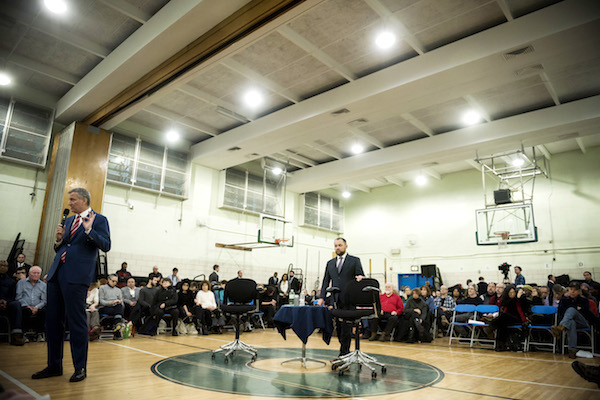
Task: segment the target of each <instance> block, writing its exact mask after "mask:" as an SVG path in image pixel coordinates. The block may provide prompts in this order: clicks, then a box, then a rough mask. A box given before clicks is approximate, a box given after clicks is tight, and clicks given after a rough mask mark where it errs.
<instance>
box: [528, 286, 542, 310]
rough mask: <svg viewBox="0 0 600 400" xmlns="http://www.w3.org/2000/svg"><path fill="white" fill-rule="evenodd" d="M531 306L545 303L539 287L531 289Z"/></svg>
mask: <svg viewBox="0 0 600 400" xmlns="http://www.w3.org/2000/svg"><path fill="white" fill-rule="evenodd" d="M531 305H532V306H542V305H544V301H543V300H542V298H541V297H540V289H539V288H538V287H532V288H531Z"/></svg>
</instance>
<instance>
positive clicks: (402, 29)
mask: <svg viewBox="0 0 600 400" xmlns="http://www.w3.org/2000/svg"><path fill="white" fill-rule="evenodd" d="M365 2H366V3H367V4H368V5H369V7H371V8H372V9H373V11H375V12H376V13H377V14H379V16H380V17H381V18H382V19H383V20H387V21H390V22H391V23H392V24H393V25H394V27H395V28H396V30H398V31H399V33H400V35H401V36H402V39H403V40H404V41H405V42H406V43H408V45H409V46H410V47H412V48H413V49H414V50H415V51H416V52H417V53H419V54H425V51H426V50H425V46H424V45H423V43H421V41H420V40H419V39H417V38H416V37H415V36H414V35H413V34H412V33H411V32H410V31H409V30H408V28H407V27H406V26H405V25H404V23H402V21H400V19H399V18H398V17H397V16H396V15H395V14H393V13H392V12H391V11H390V10H389V9H388V8H387V7H386V6H384V5H383V4H381V2H380V1H379V0H365Z"/></svg>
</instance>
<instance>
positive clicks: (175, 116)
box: [144, 104, 219, 136]
mask: <svg viewBox="0 0 600 400" xmlns="http://www.w3.org/2000/svg"><path fill="white" fill-rule="evenodd" d="M144 111H146V112H149V113H151V114H154V115H157V116H159V117H161V118H164V119H166V120H169V121H172V122H176V123H178V124H181V125H183V126H186V127H188V128H191V129H193V130H195V131H198V132H202V133H204V134H206V135H209V136H217V135H218V134H219V132H216V131H215V130H214V129H212V128H210V127H207V126H206V125H205V124H203V123H202V122H200V121H196V120H195V119H193V118H190V117H187V116H185V115H181V114H179V113H176V112H174V111H171V110H167V109H166V108H163V107H160V106H158V105H156V104H152V105H150V106H148V107H146V108H144Z"/></svg>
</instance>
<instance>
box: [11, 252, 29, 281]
mask: <svg viewBox="0 0 600 400" xmlns="http://www.w3.org/2000/svg"><path fill="white" fill-rule="evenodd" d="M26 258H27V257H26V256H25V254H23V253H19V255H17V258H16V259H15V261H14V262H12V263H11V264H12V265H9V267H8V275H9V276H13V274H14V273H15V272H16V271H17V269H18V268H25V274H29V268H31V265H29V264H27V263H26V262H25V259H26Z"/></svg>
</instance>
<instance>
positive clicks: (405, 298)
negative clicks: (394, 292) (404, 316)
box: [401, 286, 412, 305]
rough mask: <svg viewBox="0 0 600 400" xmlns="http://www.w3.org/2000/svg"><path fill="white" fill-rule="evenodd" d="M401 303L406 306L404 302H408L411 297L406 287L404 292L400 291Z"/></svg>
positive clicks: (410, 290)
mask: <svg viewBox="0 0 600 400" xmlns="http://www.w3.org/2000/svg"><path fill="white" fill-rule="evenodd" d="M401 297H402V301H403V302H404V304H405V305H406V302H407V301H408V300H410V298H411V297H412V289H411V288H410V287H408V286H405V287H404V290H403V291H402V296H401Z"/></svg>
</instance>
